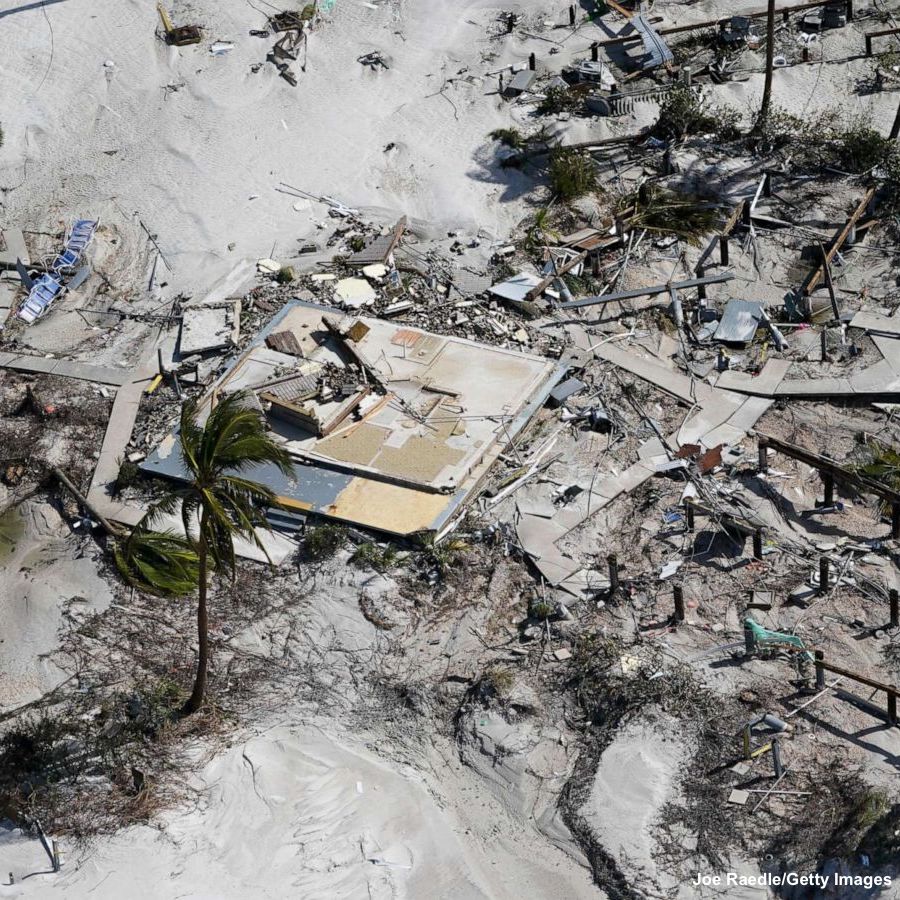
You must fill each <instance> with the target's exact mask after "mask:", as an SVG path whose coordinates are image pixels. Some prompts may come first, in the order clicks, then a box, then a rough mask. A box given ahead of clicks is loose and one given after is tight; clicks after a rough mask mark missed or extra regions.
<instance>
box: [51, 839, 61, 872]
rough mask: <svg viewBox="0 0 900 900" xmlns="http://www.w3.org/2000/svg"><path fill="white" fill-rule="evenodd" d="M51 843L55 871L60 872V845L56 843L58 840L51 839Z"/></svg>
mask: <svg viewBox="0 0 900 900" xmlns="http://www.w3.org/2000/svg"><path fill="white" fill-rule="evenodd" d="M50 843H51V845H52V847H53V871H54V872H58V871H59V845H58V844H57V843H56V841H51V842H50Z"/></svg>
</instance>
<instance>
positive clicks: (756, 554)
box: [753, 528, 763, 559]
mask: <svg viewBox="0 0 900 900" xmlns="http://www.w3.org/2000/svg"><path fill="white" fill-rule="evenodd" d="M753 558H754V559H762V558H763V554H762V531H761V530H760V529H759V528H757V529H756V531H754V532H753Z"/></svg>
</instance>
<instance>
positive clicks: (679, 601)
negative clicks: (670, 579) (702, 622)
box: [672, 584, 684, 622]
mask: <svg viewBox="0 0 900 900" xmlns="http://www.w3.org/2000/svg"><path fill="white" fill-rule="evenodd" d="M672 594H673V596H674V598H675V621H676V622H683V621H684V590H683V589H682V587H681V585H680V584H676V585H674V587H673V588H672Z"/></svg>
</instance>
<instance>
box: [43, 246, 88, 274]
mask: <svg viewBox="0 0 900 900" xmlns="http://www.w3.org/2000/svg"><path fill="white" fill-rule="evenodd" d="M80 259H81V253H80V252H79V251H78V250H68V249H67V250H63V252H62V253H60V254H59V256H57V257H56V259H54V260H53V262H52V263H50V265H48V266H47V268H48V269H49V270H50V271H51V272H53V273H54V274H56V275H62V273H63V272H68V271H71V270H72V269H74V268H75V266H77V265H78V262H79V260H80Z"/></svg>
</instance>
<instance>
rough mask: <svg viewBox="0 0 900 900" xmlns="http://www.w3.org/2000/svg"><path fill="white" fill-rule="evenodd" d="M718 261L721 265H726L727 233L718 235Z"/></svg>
mask: <svg viewBox="0 0 900 900" xmlns="http://www.w3.org/2000/svg"><path fill="white" fill-rule="evenodd" d="M719 262H720V263H721V264H722V265H723V266H727V265H728V235H727V234H720V235H719Z"/></svg>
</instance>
